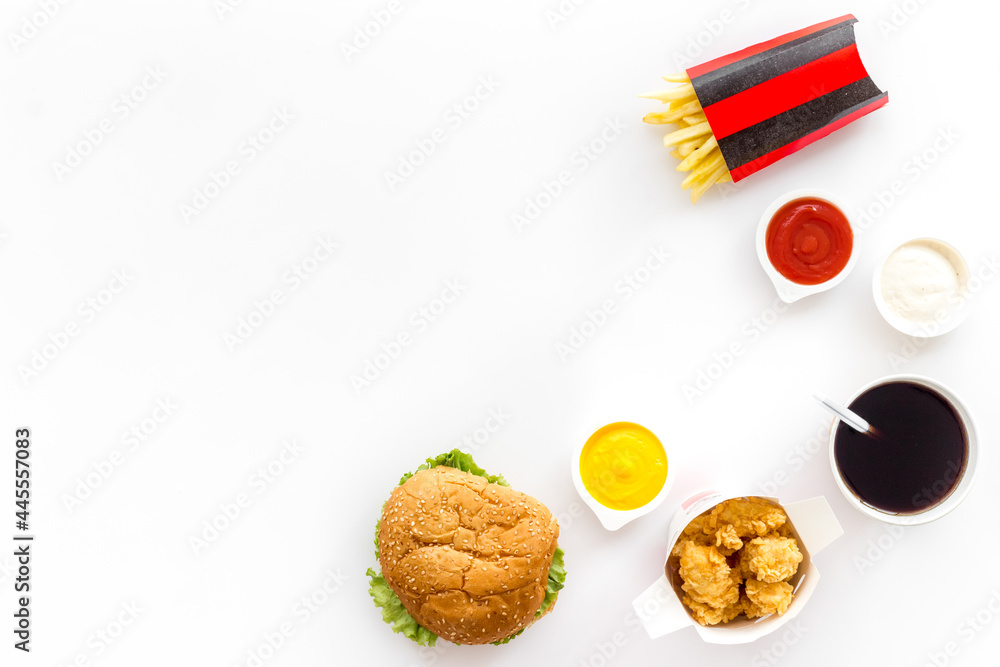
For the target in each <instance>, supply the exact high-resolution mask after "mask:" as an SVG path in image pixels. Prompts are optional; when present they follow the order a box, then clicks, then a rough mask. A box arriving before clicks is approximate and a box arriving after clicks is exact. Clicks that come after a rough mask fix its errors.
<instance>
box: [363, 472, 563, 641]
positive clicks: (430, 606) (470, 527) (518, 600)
mask: <svg viewBox="0 0 1000 667" xmlns="http://www.w3.org/2000/svg"><path fill="white" fill-rule="evenodd" d="M558 537H559V525H558V523H557V522H556V519H555V517H554V516H553V515H552V513H551V512H549V510H548V509H547V508H546V507H545V505H543V504H541V503H540V502H538V501H537V500H535V499H534V498H532V497H531V496H528V495H525V494H523V493H519V492H518V491H514V490H513V489H511V488H509V487H506V486H500V485H498V484H490V483H488V482H487V481H486V479H484V478H482V477H479V476H477V475H473V474H470V473H467V472H462V471H460V470H456V469H455V468H449V467H447V466H437V467H434V468H431V469H430V470H423V471H421V472H418V473H417V474H415V475H413V477H411V478H410V479H408V480H407V481H406V482H405V483H403V484H402V485H400V486H398V487H396V488H395V489H394V490H393V492H392V494H391V495H390V496H389V500H388V501H387V502H386V504H385V508H384V509H383V511H382V522H381V526H380V527H379V533H378V540H379V551H380V556H379V562H380V564H381V566H382V574H383V576H384V577H385V579H386V582H387V583H388V584H389V587H390V588H392V590H393V591H394V592H395V593H396V595H397V596H398V597H399V599H400V601H401V602H402V603H403V606H404V607H406V610H407V611H408V612H409V614H410V615H411V616H413V618H414V619H415V620H416V621H417V623H419V624H420V625H422V626H423V627H425V628H427V629H428V630H430V631H431V632H433V633H434V634H436V635H438V636H439V637H442V638H444V639H447V640H448V641H451V642H454V643H456V644H488V643H491V642H496V641H498V640H501V639H504V638H506V637H509V636H510V635H513V634H515V633H517V632H519V631H520V630H522V629H524V628H525V627H527V626H528V625H530V624H531V623H532V622H533V621H534V620H535V613H536V612H537V611H538V609H539V607H540V606H541V604H542V601H543V599H544V598H545V588H546V585H547V579H548V572H549V566H550V565H551V564H552V556H553V554H554V553H555V550H556V539H557V538H558ZM549 609H551V607H549ZM546 611H548V610H546Z"/></svg>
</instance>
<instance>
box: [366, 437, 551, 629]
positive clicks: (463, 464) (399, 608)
mask: <svg viewBox="0 0 1000 667" xmlns="http://www.w3.org/2000/svg"><path fill="white" fill-rule="evenodd" d="M437 466H448V467H450V468H455V469H457V470H462V471H463V472H467V473H471V474H473V475H478V476H479V477H483V478H485V479H486V481H487V482H489V483H490V484H499V485H500V486H510V484H508V483H507V480H505V479H504V478H503V475H490V474H488V473H487V472H486V471H485V470H483V469H482V468H480V467H479V466H477V465H476V462H475V461H473V460H472V455H471V454H466V453H465V452H463V451H461V450H458V449H453V450H451V451H450V452H447V453H445V454H441V455H440V456H437V457H435V458H431V459H427V462H426V463H424V464H422V465H421V466H420V467H419V468H417V469H416V470H415V471H413V472H408V473H406V474H405V475H403V476H402V477H401V478H400V480H399V485H402V484H403V483H405V482H406V480H408V479H410V478H411V477H413V476H414V475H415V474H417V473H418V472H420V471H421V470H430V469H431V468H436V467H437ZM382 507H383V509H384V508H385V504H384V503H383V505H382ZM381 516H382V513H381V512H379V520H378V521H377V522H376V523H375V559H376V560H378V558H379V545H378V531H379V527H380V526H381V525H382V519H381ZM563 555H564V552H563V550H562V549H561V548H559V547H556V551H555V554H553V556H552V564H551V565H550V566H549V578H548V584H547V586H546V588H545V599H544V600H542V606H541V607H539V609H538V611H537V612H535V618H538V617H540V616H541V615H542V614H544V613H545V610H546V609H548V608H549V607H551V606H552V603H553V602H555V600H556V597H557V596H558V595H559V591H561V590H562V588H563V586H564V585H565V582H566V568H565V567H564V566H563ZM367 575H368V578H369V581H370V584H369V586H368V594H369V595H371V596H372V599H373V600H374V601H375V606H376V607H378V608H379V609H381V610H382V620H383V621H385V622H386V623H388V624H389V625H391V626H392V631H393V632H398V633H400V634H402V635H403V636H404V637H408V638H409V639H412V640H413V641H415V642H417V644H419V645H421V646H434V643H435V642H436V641H437V635H435V634H434V633H433V632H431V631H430V630H428V629H427V628H425V627H423V626H422V625H420V624H419V623H417V621H416V619H414V618H413V617H412V616H410V614H409V612H408V611H406V607H404V606H403V603H402V601H401V600H400V599H399V596H397V595H396V593H395V592H394V591H393V590H392V588H390V587H389V584H388V583H387V582H386V580H385V577H383V576H382V574H381V573H379V572H375V571H374V570H372V569H371V568H369V569H368V572H367ZM524 630H525V628H521V629H520V630H518V631H517V632H515V633H514V634H512V635H510V636H509V637H504V638H503V639H501V640H499V641H495V642H493V643H494V644H495V645H497V646H499V645H501V644H506V643H507V642H509V641H510V640H511V639H513V638H514V637H517V636H518V635H519V634H521V633H522V632H524Z"/></svg>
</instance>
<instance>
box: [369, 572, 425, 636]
mask: <svg viewBox="0 0 1000 667" xmlns="http://www.w3.org/2000/svg"><path fill="white" fill-rule="evenodd" d="M365 574H367V575H368V579H369V581H370V584H369V587H368V594H369V595H371V596H372V599H373V600H374V601H375V606H376V607H378V608H379V609H381V610H382V620H383V621H385V622H386V623H388V624H389V625H391V626H392V631H393V632H398V633H400V634H401V635H403V636H404V637H407V638H409V639H412V640H413V641H415V642H417V643H418V644H420V645H421V646H434V643H435V642H436V641H437V635H436V634H434V633H433V632H431V631H430V630H428V629H427V628H425V627H423V626H422V625H420V624H419V623H417V622H416V620H414V618H413V617H412V616H410V614H409V612H407V611H406V607H404V606H403V603H402V602H400V600H399V597H398V596H397V595H396V594H395V593H394V592H393V590H392V589H391V588H389V584H388V583H386V581H385V577H383V576H382V575H381V574H380V573H378V572H376V571H375V570H373V569H371V568H368V572H366V573H365Z"/></svg>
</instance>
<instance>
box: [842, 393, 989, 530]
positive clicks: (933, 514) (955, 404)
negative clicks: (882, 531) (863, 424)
mask: <svg viewBox="0 0 1000 667" xmlns="http://www.w3.org/2000/svg"><path fill="white" fill-rule="evenodd" d="M892 382H912V383H913V384H917V385H921V386H924V387H927V388H928V389H931V390H932V391H934V392H935V393H937V394H938V395H940V396H941V397H942V398H943V399H944V400H945V401H947V402H948V403H949V404H950V405H951V407H952V409H954V411H955V414H956V415H958V418H959V421H961V423H962V426H963V428H964V429H965V434H966V447H967V450H966V458H965V466H964V467H963V468H962V470H961V471H960V472H959V473H958V475H959V480H958V482H957V483H956V484H955V487H954V488H953V489H952V490H951V492H950V493H949V494H948V495H947V496H946V497H945V498H944V499H943V500H941V501H940V502H939V503H937V504H936V505H933V506H931V507H929V508H927V509H925V510H923V511H920V512H914V513H908V514H896V513H893V512H887V511H885V510H881V509H879V508H877V507H873V506H872V505H869V504H867V503H865V502H864V501H862V500H861V498H859V497H858V495H857V494H856V493H854V491H853V490H852V489H851V487H850V486H848V484H847V482H846V481H845V480H844V477H843V475H842V474H841V473H840V468H839V467H838V466H837V459H836V455H835V451H834V448H835V447H836V440H837V427H838V426H839V425H840V418H839V417H836V418H834V420H833V423H832V424H831V425H830V468H831V469H832V470H833V479H834V481H836V483H837V488H839V489H840V492H841V493H843V494H844V497H845V498H847V502H849V503H850V504H851V506H852V507H854V508H855V509H856V510H858V511H859V512H861V513H862V514H866V515H868V516H870V517H872V518H873V519H878V520H879V521H884V522H886V523H891V524H896V525H899V526H915V525H919V524H922V523H929V522H931V521H934V520H935V519H940V518H941V517H943V516H944V515H945V514H947V513H948V512H951V511H952V510H953V509H955V508H956V507H958V506H959V505H960V504H961V503H962V501H963V500H965V497H966V496H968V495H969V491H970V490H971V489H972V483H973V481H974V480H975V477H976V468H977V466H978V464H979V439H978V436H977V435H976V425H975V422H974V421H973V419H972V414H971V413H970V412H969V409H968V408H967V407H966V406H965V403H963V402H962V400H961V399H960V398H959V397H958V396H957V395H956V394H955V392H953V391H952V390H951V389H949V388H948V387H946V386H944V385H943V384H941V383H940V382H938V381H936V380H932V379H931V378H928V377H924V376H922V375H889V376H886V377H884V378H880V379H878V380H875V381H874V382H869V383H868V384H866V385H865V386H864V387H862V388H861V389H859V390H858V391H857V392H855V393H854V395H853V396H851V398H850V399H848V401H847V405H848V406H850V404H851V403H853V402H854V400H855V399H857V398H858V397H859V396H861V394H863V393H865V392H866V391H868V390H869V389H872V388H873V387H878V386H881V385H884V384H889V383H892ZM875 427H876V428H877V427H878V424H875ZM873 446H877V443H873Z"/></svg>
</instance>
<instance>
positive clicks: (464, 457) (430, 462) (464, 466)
mask: <svg viewBox="0 0 1000 667" xmlns="http://www.w3.org/2000/svg"><path fill="white" fill-rule="evenodd" d="M438 466H448V467H449V468H455V469H457V470H461V471H462V472H468V473H472V474H473V475H479V476H480V477H485V478H486V481H487V482H489V483H490V484H499V485H500V486H510V484H508V483H507V480H505V479H504V478H503V475H490V474H487V472H486V471H485V470H483V469H482V468H480V467H479V466H477V465H476V462H475V461H473V460H472V454H466V453H465V452H463V451H461V450H459V449H453V450H451V451H450V452H448V453H447V454H441V455H440V456H438V457H436V458H433V459H427V462H426V463H424V464H423V465H421V466H420V467H419V468H417V469H416V470H414V471H413V472H408V473H406V474H405V475H403V477H402V478H400V480H399V483H400V484H402V483H403V482H405V481H406V480H408V479H410V478H411V477H413V476H414V475H416V474H417V473H418V472H420V471H421V470H430V469H431V468H436V467H438Z"/></svg>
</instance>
